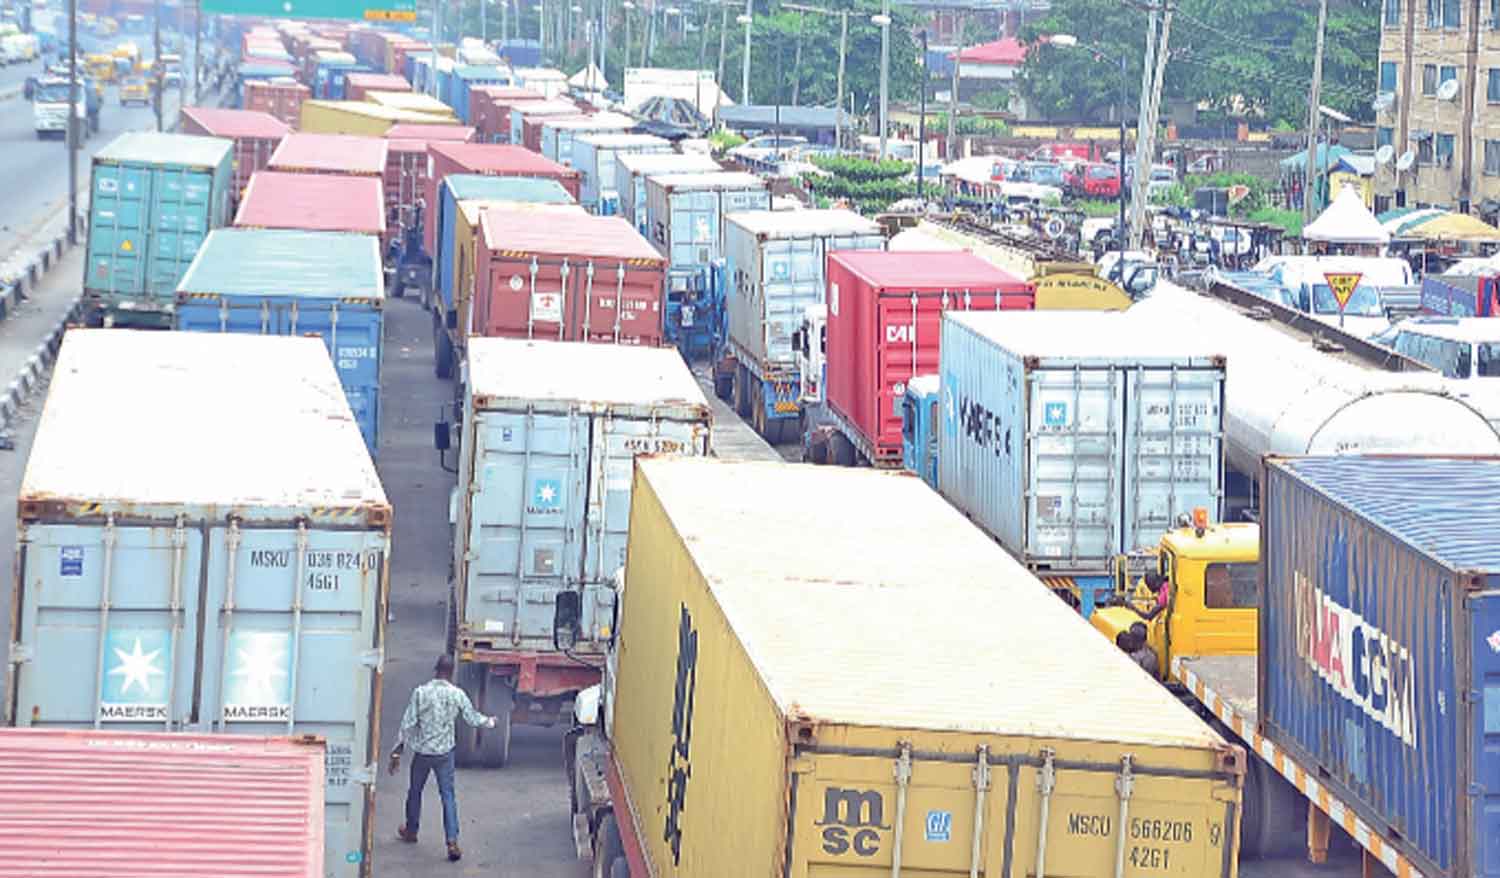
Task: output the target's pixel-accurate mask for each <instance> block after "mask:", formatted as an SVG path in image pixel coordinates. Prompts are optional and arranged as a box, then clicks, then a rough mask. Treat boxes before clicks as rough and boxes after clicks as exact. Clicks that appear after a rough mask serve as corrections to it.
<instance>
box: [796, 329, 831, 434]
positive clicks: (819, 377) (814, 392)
mask: <svg viewBox="0 0 1500 878" xmlns="http://www.w3.org/2000/svg"><path fill="white" fill-rule="evenodd" d="M792 347H793V348H795V349H796V351H797V372H798V373H799V374H800V375H801V376H802V378H801V381H802V390H801V400H802V407H803V408H808V407H810V406H815V405H817V404H818V403H821V402H822V401H823V379H824V378H825V377H827V374H826V373H827V371H828V306H827V305H808V306H807V308H806V309H804V310H803V312H802V325H801V326H799V327H798V328H797V330H796V332H795V333H793V335H792Z"/></svg>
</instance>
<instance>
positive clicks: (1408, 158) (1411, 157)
mask: <svg viewBox="0 0 1500 878" xmlns="http://www.w3.org/2000/svg"><path fill="white" fill-rule="evenodd" d="M1416 163H1417V154H1416V153H1414V152H1412V151H1411V150H1409V149H1408V150H1407V151H1406V152H1403V153H1401V158H1399V159H1396V170H1398V171H1409V170H1411V166H1412V165H1414V164H1416Z"/></svg>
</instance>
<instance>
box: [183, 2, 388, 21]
mask: <svg viewBox="0 0 1500 878" xmlns="http://www.w3.org/2000/svg"><path fill="white" fill-rule="evenodd" d="M201 5H202V10H203V11H204V12H206V13H209V14H212V15H248V16H255V17H257V18H334V19H346V20H348V19H352V20H354V21H416V20H417V4H416V0H201Z"/></svg>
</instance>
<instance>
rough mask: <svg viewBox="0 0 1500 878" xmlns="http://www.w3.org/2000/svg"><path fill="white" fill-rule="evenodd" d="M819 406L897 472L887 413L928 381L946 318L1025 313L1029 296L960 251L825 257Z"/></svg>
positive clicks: (894, 427)
mask: <svg viewBox="0 0 1500 878" xmlns="http://www.w3.org/2000/svg"><path fill="white" fill-rule="evenodd" d="M826 274H827V279H828V288H827V294H828V299H827V301H828V344H827V356H828V366H827V368H828V377H827V379H826V383H827V392H828V406H829V409H830V410H831V413H832V414H833V416H834V418H835V420H837V421H838V422H839V424H840V426H841V427H842V428H843V432H844V434H845V435H846V436H848V438H849V440H850V441H851V442H852V443H853V444H854V447H855V448H856V449H858V450H859V452H860V453H861V454H863V455H864V456H865V457H867V458H868V459H869V460H870V462H871V463H872V464H874V465H875V466H900V465H901V415H900V414H899V413H898V411H897V409H896V408H895V406H896V403H897V402H898V401H899V399H900V397H901V396H902V395H904V394H905V392H906V382H908V381H910V380H911V379H912V377H913V376H916V375H928V374H937V371H938V338H939V335H940V333H939V329H940V327H941V324H942V320H943V312H944V311H948V310H963V311H969V310H973V311H997V310H1031V309H1032V308H1034V307H1035V305H1036V288H1035V287H1033V286H1032V285H1031V284H1029V283H1026V282H1025V281H1022V280H1020V279H1019V278H1017V277H1016V276H1015V275H1012V274H1010V273H1009V272H1006V271H1002V270H1001V269H999V268H996V267H995V266H994V265H991V264H990V263H989V262H986V261H985V260H983V259H981V258H979V257H978V256H975V255H974V254H973V253H969V252H967V251H946V252H936V253H906V252H902V253H888V252H884V251H880V250H841V251H837V252H833V253H829V254H828V270H827V273H826Z"/></svg>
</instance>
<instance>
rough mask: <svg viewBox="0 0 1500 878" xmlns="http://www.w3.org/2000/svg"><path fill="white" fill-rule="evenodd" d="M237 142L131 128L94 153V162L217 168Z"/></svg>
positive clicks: (219, 138)
mask: <svg viewBox="0 0 1500 878" xmlns="http://www.w3.org/2000/svg"><path fill="white" fill-rule="evenodd" d="M232 149H234V141H232V140H225V139H224V138H222V137H195V136H193V135H191V134H166V133H163V132H158V131H131V132H127V133H125V134H121V135H120V136H119V137H116V138H115V139H114V140H112V141H110V143H109V145H108V146H105V147H104V148H103V149H101V150H99V151H98V152H96V153H94V161H95V162H132V163H135V164H142V165H159V166H162V167H178V166H186V167H190V168H217V167H218V166H219V165H220V164H222V163H223V162H225V161H228V160H229V153H230V150H232Z"/></svg>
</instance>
